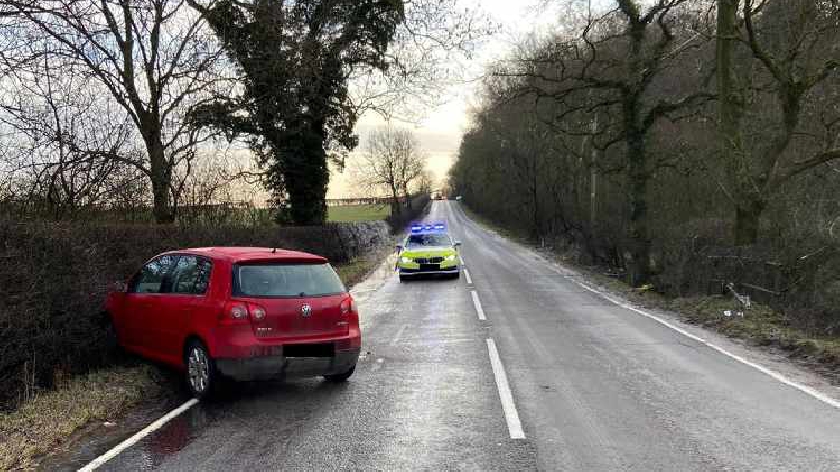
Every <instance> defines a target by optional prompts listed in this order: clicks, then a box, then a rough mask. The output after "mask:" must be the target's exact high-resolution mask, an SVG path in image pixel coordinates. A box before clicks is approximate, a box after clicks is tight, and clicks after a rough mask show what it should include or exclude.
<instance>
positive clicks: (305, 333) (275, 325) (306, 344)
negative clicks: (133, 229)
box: [106, 247, 361, 398]
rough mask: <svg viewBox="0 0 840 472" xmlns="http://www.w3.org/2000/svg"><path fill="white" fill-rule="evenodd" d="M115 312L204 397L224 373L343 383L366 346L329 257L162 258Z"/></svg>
mask: <svg viewBox="0 0 840 472" xmlns="http://www.w3.org/2000/svg"><path fill="white" fill-rule="evenodd" d="M106 312H107V315H108V316H110V318H111V321H112V322H113V325H114V329H115V330H116V334H117V339H118V341H119V343H120V345H121V346H122V347H124V348H125V349H126V350H128V351H132V352H135V353H137V354H140V355H141V356H144V357H147V358H149V359H153V360H156V361H160V362H163V363H166V364H170V365H172V366H175V367H177V368H180V369H183V370H184V371H185V373H186V377H187V384H188V385H189V387H190V389H191V390H192V393H193V394H194V395H195V396H196V397H199V398H200V397H204V396H206V395H208V394H209V393H211V392H212V391H213V390H214V388H215V387H216V385H217V383H218V382H219V380H220V376H224V377H227V378H232V379H235V380H256V379H260V378H266V377H276V376H287V375H295V376H314V375H323V376H324V377H325V378H326V379H327V380H329V381H333V382H343V381H345V380H347V379H348V378H349V377H350V376H351V375H352V374H353V371H354V370H355V368H356V361H357V360H358V358H359V350H360V348H361V333H360V330H359V314H358V312H357V310H356V303H355V302H354V301H353V298H352V297H351V296H350V294H349V293H348V292H347V290H346V289H345V288H344V285H343V284H342V283H341V279H339V277H338V274H336V273H335V271H334V270H333V268H332V266H330V264H329V263H328V262H327V260H326V259H325V258H323V257H320V256H316V255H312V254H307V253H303V252H293V251H284V250H279V249H272V248H259V247H208V248H198V249H185V250H182V251H173V252H167V253H164V254H161V255H159V256H157V257H155V258H153V259H152V260H150V261H149V262H147V263H146V264H145V265H144V266H143V267H142V269H140V270H139V271H138V272H137V273H136V274H135V275H134V276H133V277H132V278H131V279H130V280H129V282H128V284H127V286H126V289H125V290H122V291H117V292H113V293H110V294H109V295H108V298H107V301H106Z"/></svg>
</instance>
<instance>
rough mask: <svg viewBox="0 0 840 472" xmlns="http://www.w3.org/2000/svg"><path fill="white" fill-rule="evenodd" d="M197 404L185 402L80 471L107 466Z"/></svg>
mask: <svg viewBox="0 0 840 472" xmlns="http://www.w3.org/2000/svg"><path fill="white" fill-rule="evenodd" d="M196 403H198V400H196V399H195V398H193V399H192V400H189V401H187V402H184V403H183V404H182V405H181V406H179V407H178V408H175V409H174V410H172V411H170V412H169V413H167V414H166V415H164V416H163V417H162V418H160V419H158V420H156V421H155V422H153V423H152V424H150V425H149V426H146V427H145V428H143V429H141V430H140V431H138V432H137V433H135V434H134V436H132V437H130V438H128V439H126V440H125V441H123V442H121V443H119V444H117V446H116V447H114V448H113V449H111V450H110V451H108V452H106V453H105V454H102V455H101V456H99V457H97V458H96V459H94V460H93V461H92V462H91V463H89V464H88V465H86V466H84V467H82V468H81V469H79V472H89V471H92V470H96V469H97V468H99V467H101V466H102V465H103V464H105V463H106V462H108V461H109V460H111V459H113V458H115V457H117V456H118V455H119V454H120V453H121V452H123V451H124V450H126V449H128V448H130V447H131V446H133V445H135V444H137V442H139V441H140V440H142V439H143V438H145V437H146V436H148V435H150V434H152V433H153V432H155V431H157V430H159V429H160V428H162V427H163V425H165V424H166V423H168V422H169V421H171V420H172V419H173V418H175V417H176V416H178V415H180V414H181V413H183V412H185V411H187V410H189V409H190V408H192V407H193V406H194V405H195V404H196Z"/></svg>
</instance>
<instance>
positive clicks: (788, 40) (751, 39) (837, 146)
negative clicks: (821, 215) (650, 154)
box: [718, 0, 840, 244]
mask: <svg viewBox="0 0 840 472" xmlns="http://www.w3.org/2000/svg"><path fill="white" fill-rule="evenodd" d="M719 3H720V6H719V12H718V28H719V30H720V31H719V32H718V35H719V38H720V39H719V40H718V42H719V48H718V77H719V87H721V94H722V101H721V127H722V132H723V136H724V139H723V144H724V145H725V146H726V148H725V151H727V152H726V153H725V158H726V161H727V165H725V166H724V167H723V169H724V170H725V172H726V175H719V177H718V179H719V180H720V182H721V188H722V189H723V191H724V193H725V194H726V196H727V197H728V198H729V199H730V201H731V202H732V203H733V205H734V206H735V243H736V244H752V243H755V242H756V241H757V239H758V235H759V221H760V218H761V216H762V214H763V212H764V210H765V209H766V208H767V206H768V204H769V202H770V198H771V197H772V196H773V194H774V193H776V192H778V191H779V189H780V188H781V187H782V185H783V184H784V183H785V182H787V181H789V180H790V179H792V178H793V177H794V176H796V175H799V174H801V173H802V172H805V171H807V170H810V169H813V168H814V167H817V166H820V165H822V164H825V163H827V162H829V161H833V160H836V159H840V141H838V138H837V136H838V134H840V115H838V114H837V112H836V111H835V110H836V106H837V102H838V101H837V99H836V97H837V83H838V80H840V46H838V44H840V24H838V18H840V3H838V2H837V1H818V0H774V1H769V0H764V1H756V0H744V1H743V2H740V3H741V11H740V13H741V15H740V18H738V17H736V11H737V7H738V4H739V2H734V1H731V0H719ZM738 27H740V28H738ZM735 41H739V42H740V43H741V44H742V45H744V47H745V49H746V50H747V52H748V58H749V57H751V59H752V60H753V61H754V64H755V66H757V67H749V68H747V70H746V71H742V73H741V76H740V77H737V76H736V75H735V72H734V71H733V68H734V66H733V64H732V62H731V55H732V49H733V48H734V47H735V46H734V44H733V43H734V42H735ZM748 60H749V59H748ZM736 79H739V80H736ZM831 90H833V92H831ZM765 94H769V95H770V99H769V100H768V99H766V98H762V96H763V95H765ZM816 96H819V97H822V99H825V98H826V97H835V103H833V104H832V103H825V102H822V103H821V104H819V105H817V106H813V103H812V102H813V101H814V100H815V99H816V98H815V97H816ZM748 100H749V101H751V102H753V103H762V101H764V102H770V103H771V104H770V105H768V107H767V109H766V111H764V112H763V113H762V114H763V115H765V116H767V115H769V116H772V117H778V120H777V121H775V122H773V121H767V120H766V118H765V117H764V116H755V115H754V116H752V117H751V119H752V120H753V121H755V122H756V123H761V124H760V126H759V128H760V129H758V130H756V131H755V135H756V136H757V139H753V140H752V141H751V142H750V145H749V146H748V145H746V143H744V142H743V138H742V137H741V133H742V129H741V127H742V123H741V120H742V119H743V114H744V107H745V106H746V102H747V101H748ZM809 104H810V105H811V106H810V107H809ZM768 112H769V113H768ZM815 123H816V124H817V126H813V125H814V124H815Z"/></svg>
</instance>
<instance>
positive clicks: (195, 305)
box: [154, 254, 212, 362]
mask: <svg viewBox="0 0 840 472" xmlns="http://www.w3.org/2000/svg"><path fill="white" fill-rule="evenodd" d="M211 270H212V263H211V261H210V260H209V259H207V258H205V257H201V256H196V255H192V254H180V255H178V260H177V262H176V263H175V265H174V268H173V269H172V274H171V276H170V279H171V280H170V283H169V288H170V290H169V293H168V294H165V295H164V296H163V303H164V306H163V307H162V309H161V310H160V311H159V312H158V313H156V314H155V315H154V317H155V326H157V327H158V332H157V335H158V337H159V346H160V348H161V351H162V353H163V354H164V355H165V356H166V357H167V358H168V359H170V360H171V361H172V362H179V361H180V360H181V354H182V349H183V344H184V339H186V337H187V336H188V335H189V334H190V328H191V320H192V316H193V313H194V312H195V311H196V310H200V309H201V308H202V307H203V306H204V304H205V303H206V301H207V293H208V289H209V284H210V272H211Z"/></svg>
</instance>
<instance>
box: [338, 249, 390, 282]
mask: <svg viewBox="0 0 840 472" xmlns="http://www.w3.org/2000/svg"><path fill="white" fill-rule="evenodd" d="M388 254H390V246H384V247H382V248H380V249H378V250H375V251H372V252H371V253H370V254H366V255H364V256H362V257H357V258H356V259H353V260H352V261H350V262H347V263H344V264H340V265H336V267H335V270H336V272H338V276H339V277H341V281H342V282H344V286H345V287H347V289H348V290H349V289H350V288H351V287H353V286H354V285H356V284H357V283H359V282H361V281H362V280H364V279H365V278H367V276H368V275H370V273H371V272H373V271H374V270H375V269H376V268H377V267H378V266H379V264H380V263H381V262H382V260H383V259H384V258H385V257H387V256H388Z"/></svg>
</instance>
